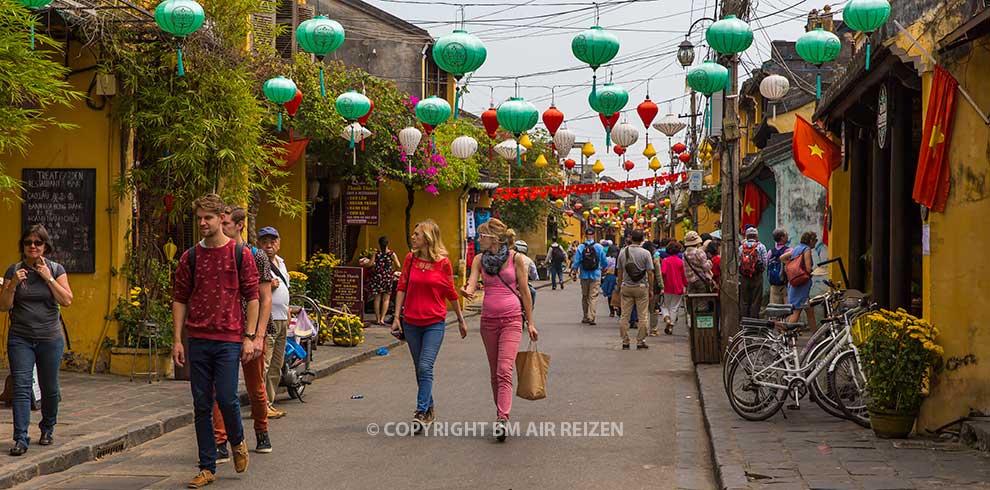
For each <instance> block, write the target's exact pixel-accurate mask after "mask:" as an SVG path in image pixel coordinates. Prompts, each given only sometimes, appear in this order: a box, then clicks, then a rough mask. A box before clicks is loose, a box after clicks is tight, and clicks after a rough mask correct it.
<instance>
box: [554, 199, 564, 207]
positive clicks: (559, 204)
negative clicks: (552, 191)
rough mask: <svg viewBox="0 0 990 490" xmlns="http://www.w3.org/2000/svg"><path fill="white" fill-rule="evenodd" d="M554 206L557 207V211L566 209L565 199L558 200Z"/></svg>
mask: <svg viewBox="0 0 990 490" xmlns="http://www.w3.org/2000/svg"><path fill="white" fill-rule="evenodd" d="M553 204H554V205H555V206H557V209H564V200H563V199H557V200H556V201H554V202H553Z"/></svg>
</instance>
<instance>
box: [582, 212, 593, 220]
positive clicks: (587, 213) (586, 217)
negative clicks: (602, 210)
mask: <svg viewBox="0 0 990 490" xmlns="http://www.w3.org/2000/svg"><path fill="white" fill-rule="evenodd" d="M581 216H584V219H588V216H591V213H589V212H587V211H585V212H583V213H581Z"/></svg>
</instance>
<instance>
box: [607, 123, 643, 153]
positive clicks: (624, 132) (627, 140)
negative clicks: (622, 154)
mask: <svg viewBox="0 0 990 490" xmlns="http://www.w3.org/2000/svg"><path fill="white" fill-rule="evenodd" d="M612 140H613V141H615V144H617V145H620V146H624V147H626V148H629V147H630V146H632V145H634V144H636V141H638V140H639V130H638V129H636V126H633V125H632V124H629V123H628V122H621V123H619V124H618V125H617V126H615V128H613V129H612Z"/></svg>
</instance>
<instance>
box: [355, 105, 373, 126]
mask: <svg viewBox="0 0 990 490" xmlns="http://www.w3.org/2000/svg"><path fill="white" fill-rule="evenodd" d="M368 104H369V107H368V113H367V114H365V115H363V116H361V117H359V118H358V122H359V123H361V125H362V126H367V125H368V119H369V118H371V113H372V112H375V101H373V100H371V99H368Z"/></svg>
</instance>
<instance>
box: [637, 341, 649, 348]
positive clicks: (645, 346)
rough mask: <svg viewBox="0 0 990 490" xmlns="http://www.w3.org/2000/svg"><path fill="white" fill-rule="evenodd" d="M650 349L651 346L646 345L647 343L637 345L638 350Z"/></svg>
mask: <svg viewBox="0 0 990 490" xmlns="http://www.w3.org/2000/svg"><path fill="white" fill-rule="evenodd" d="M649 348H650V346H648V345H646V342H640V343H638V344H636V350H640V349H649Z"/></svg>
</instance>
